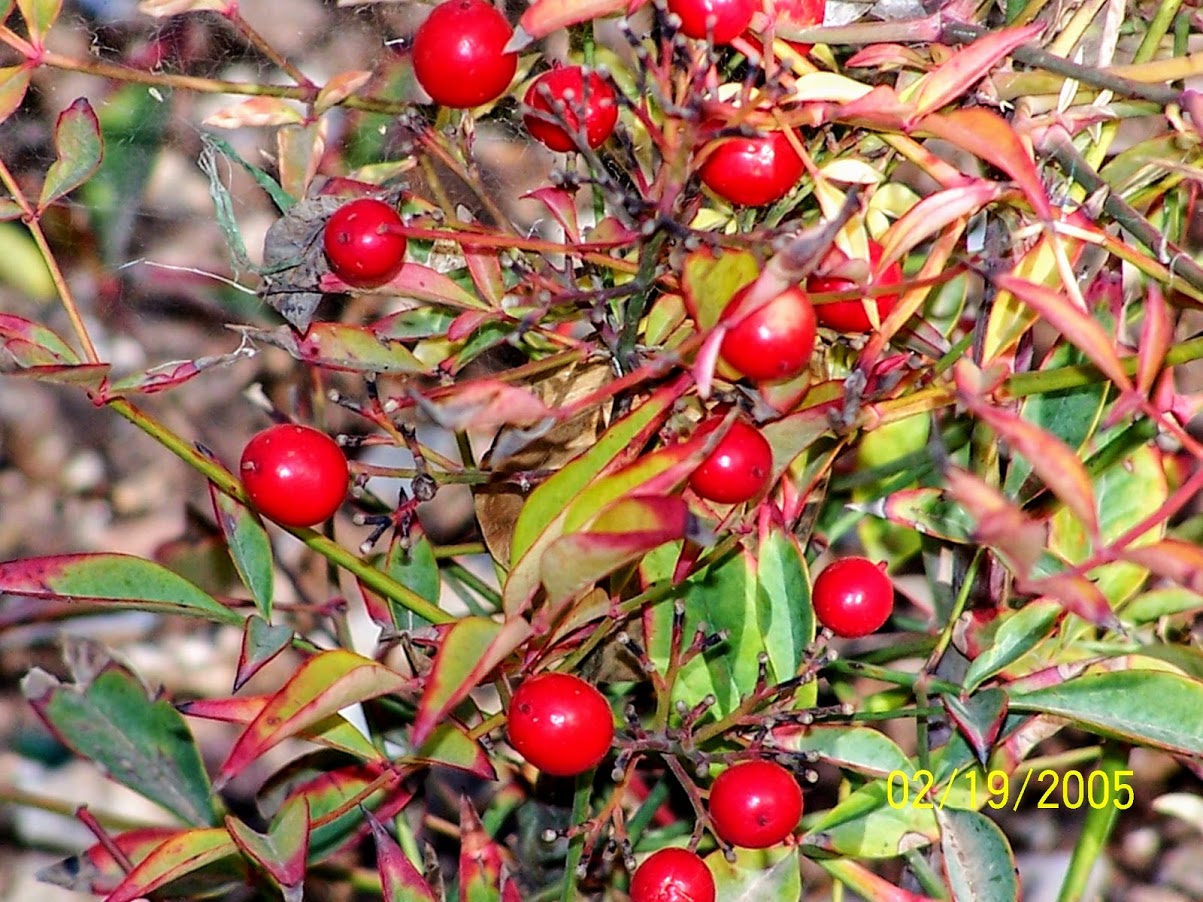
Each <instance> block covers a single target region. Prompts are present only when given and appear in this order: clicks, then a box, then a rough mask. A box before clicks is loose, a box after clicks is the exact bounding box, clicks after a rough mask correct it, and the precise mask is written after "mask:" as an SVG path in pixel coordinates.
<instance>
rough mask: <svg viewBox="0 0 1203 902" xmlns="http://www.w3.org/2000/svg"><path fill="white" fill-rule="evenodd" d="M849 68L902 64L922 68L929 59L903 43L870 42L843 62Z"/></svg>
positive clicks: (926, 65)
mask: <svg viewBox="0 0 1203 902" xmlns="http://www.w3.org/2000/svg"><path fill="white" fill-rule="evenodd" d="M844 65H845V66H846V67H847V68H849V69H881V68H884V67H886V66H891V67H898V66H902V67H905V68H908V69H916V70H922V69H926V68H928V67H930V65H931V61H930V60H928V59H925V58H924V55H923V54H921V53H919V52H918V51H916V50H915V49H914V48H912V47H908V46H907V45H905V44H889V43H881V44H870V45H869V46H868V47H862V48H861V49H860V50H858V51H856V53H854V54H852V56H850V57H849V58H848V61H847V62H846V63H845V64H844Z"/></svg>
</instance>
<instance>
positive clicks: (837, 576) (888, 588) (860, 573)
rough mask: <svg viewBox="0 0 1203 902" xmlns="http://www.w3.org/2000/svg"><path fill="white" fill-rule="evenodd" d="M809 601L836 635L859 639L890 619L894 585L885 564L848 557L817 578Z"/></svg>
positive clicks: (824, 623)
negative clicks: (883, 565)
mask: <svg viewBox="0 0 1203 902" xmlns="http://www.w3.org/2000/svg"><path fill="white" fill-rule="evenodd" d="M810 599H811V604H812V605H813V606H814V609H815V616H816V617H818V618H819V622H820V623H821V624H823V626H825V627H827V628H828V629H829V630H831V631H832V632H833V633H835V634H836V635H837V636H843V637H844V638H846V639H856V638H859V637H860V636H867V635H869V634H870V633H874V632H876V631H877V630H879V629H880V628H881V625H882V624H883V623H885V622H886V621H887V620H888V619H889V618H890V612H891V611H893V609H894V586H893V584H892V583H891V582H890V578H889V577H888V576H886V573H885V569H884V568H883V567H882V565H880V564H875V563H873V562H872V561H871V560H869V559H868V558H863V557H846V558H841V559H840V560H838V561H835V562H834V563H832V564H828V565H827V568H826V569H825V570H824V571H823V572H822V573H820V574H819V575H818V577H817V578H816V579H815V584H814V587H813V588H812V589H811V593H810Z"/></svg>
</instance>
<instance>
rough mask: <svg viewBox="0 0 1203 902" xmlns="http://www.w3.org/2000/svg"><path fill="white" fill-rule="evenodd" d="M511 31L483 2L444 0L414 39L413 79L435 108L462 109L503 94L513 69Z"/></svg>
mask: <svg viewBox="0 0 1203 902" xmlns="http://www.w3.org/2000/svg"><path fill="white" fill-rule="evenodd" d="M513 36H514V30H513V29H512V28H510V23H509V22H507V21H506V20H505V16H503V15H502V14H501V13H500V12H498V11H497V9H496V8H495V7H494V6H493V5H492V4H490V3H487V2H485V0H446V2H445V3H440V4H439V5H438V6H436V7H435V8H434V10H433V11H432V12H431V13H430V15H429V16H427V17H426V21H425V22H423V23H422V24H421V26H420V27H419V28H418V30H417V32H415V34H414V44H413V60H414V75H415V76H416V77H417V79H418V84H420V85H421V86H422V87H423V88H424V89H425V91H426V93H427V94H429V95H430V96H431V98H432V99H433V100H434V102H435V103H437V104H441V105H442V106H445V107H453V108H455V109H468V108H470V107H474V106H480V105H481V104H483V103H489V102H490V101H493V100H496V99H497V98H498V97H500V96H501V95H502V94H504V93H505V90H506V88H508V87H509V86H510V82H511V81H513V80H514V72H516V71H517V69H518V54H516V53H506V52H504V51H505V45H506V44H508V43H509V42H510V38H512V37H513Z"/></svg>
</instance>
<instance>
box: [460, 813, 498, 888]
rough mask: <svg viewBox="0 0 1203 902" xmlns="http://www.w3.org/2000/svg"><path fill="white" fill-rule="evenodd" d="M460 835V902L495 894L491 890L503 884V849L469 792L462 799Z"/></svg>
mask: <svg viewBox="0 0 1203 902" xmlns="http://www.w3.org/2000/svg"><path fill="white" fill-rule="evenodd" d="M459 837H460V839H459V841H460V846H459V898H460V902H471V900H472V899H479V898H482V897H486V896H489V895H492V893H491V892H489V891H490V890H491V891H496V890H498V889H500V887H501V871H502V865H503V861H502V857H501V849H500V847H499V846H498V845H497V844H496V843H495V842H493V840H492V839H490V838H489V834H488V833H487V832H486V831H485V828H484V824H482V823H481V822H480V817H478V816H477V814H476V809H474V808H473V807H472V802H471V800H469V799H468V797H467V796H462V797H461V798H460V803H459Z"/></svg>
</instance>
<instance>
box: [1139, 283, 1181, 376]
mask: <svg viewBox="0 0 1203 902" xmlns="http://www.w3.org/2000/svg"><path fill="white" fill-rule="evenodd" d="M1173 340H1174V329H1173V325H1172V324H1171V323H1170V317H1169V310H1168V309H1167V306H1166V303H1165V296H1164V295H1163V294H1162V293H1161V287H1160V286H1159V285H1158V284H1157V283H1156V282H1153V281H1150V282H1149V288H1148V291H1147V293H1146V295H1145V318H1144V324H1143V325H1142V326H1141V329H1140V346H1139V347H1138V348H1137V349H1136V388H1137V391H1139V392H1140V393H1141V394H1144V395H1147V394H1148V393H1149V391H1150V390H1151V389H1152V387H1153V382H1154V381H1155V380H1156V379H1157V375H1158V373H1160V372H1161V365H1162V364H1163V363H1164V362H1165V354H1166V351H1168V350H1169V349H1170V344H1171V343H1172V342H1173Z"/></svg>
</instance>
